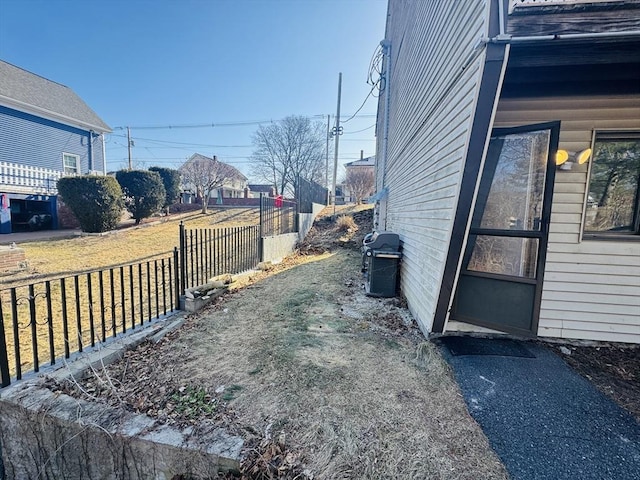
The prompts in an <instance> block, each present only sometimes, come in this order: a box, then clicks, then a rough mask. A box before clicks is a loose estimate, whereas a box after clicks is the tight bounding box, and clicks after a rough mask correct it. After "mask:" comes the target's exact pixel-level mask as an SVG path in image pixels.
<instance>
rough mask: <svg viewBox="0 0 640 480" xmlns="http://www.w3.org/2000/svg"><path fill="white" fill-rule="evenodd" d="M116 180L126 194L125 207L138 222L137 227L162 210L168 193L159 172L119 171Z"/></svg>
mask: <svg viewBox="0 0 640 480" xmlns="http://www.w3.org/2000/svg"><path fill="white" fill-rule="evenodd" d="M116 180H118V183H119V184H120V187H121V188H122V193H123V194H124V206H125V208H126V209H127V210H128V211H129V213H131V216H132V217H133V218H134V219H135V220H136V225H137V224H139V223H140V220H142V219H143V218H147V217H150V216H151V215H153V214H154V213H156V212H158V211H159V210H160V209H161V208H162V205H163V204H164V200H165V197H166V193H165V190H164V185H163V184H162V179H161V178H160V175H159V174H158V173H157V172H150V171H148V170H119V171H117V172H116Z"/></svg>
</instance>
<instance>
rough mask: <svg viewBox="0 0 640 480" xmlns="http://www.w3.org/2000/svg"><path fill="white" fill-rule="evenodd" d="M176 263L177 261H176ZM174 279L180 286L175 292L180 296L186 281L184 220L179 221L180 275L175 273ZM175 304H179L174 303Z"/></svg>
mask: <svg viewBox="0 0 640 480" xmlns="http://www.w3.org/2000/svg"><path fill="white" fill-rule="evenodd" d="M176 265H177V263H176ZM176 279H178V283H176V285H177V286H179V287H180V288H178V289H176V292H177V293H176V294H177V295H178V297H176V298H180V297H179V295H181V294H182V293H184V291H185V289H186V288H187V287H186V281H187V245H186V239H185V231H184V222H180V275H176ZM176 305H179V303H178V304H176Z"/></svg>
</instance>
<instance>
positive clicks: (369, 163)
mask: <svg viewBox="0 0 640 480" xmlns="http://www.w3.org/2000/svg"><path fill="white" fill-rule="evenodd" d="M344 166H345V167H346V168H348V167H375V166H376V157H375V156H372V157H367V158H363V159H362V160H356V161H355V162H349V163H345V164H344Z"/></svg>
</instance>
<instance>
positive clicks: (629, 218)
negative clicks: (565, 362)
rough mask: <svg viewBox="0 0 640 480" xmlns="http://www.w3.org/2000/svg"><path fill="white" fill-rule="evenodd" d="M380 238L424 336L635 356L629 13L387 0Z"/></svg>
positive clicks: (557, 4)
mask: <svg viewBox="0 0 640 480" xmlns="http://www.w3.org/2000/svg"><path fill="white" fill-rule="evenodd" d="M383 48H384V53H385V60H384V71H383V75H384V77H385V79H384V80H385V81H384V85H385V88H384V91H383V92H382V93H381V96H380V100H379V105H378V125H377V132H378V138H377V143H378V144H377V151H378V155H377V170H376V172H377V173H376V176H377V178H376V184H377V185H376V186H377V194H376V197H377V198H379V202H378V204H377V208H376V217H375V218H376V220H375V221H376V223H377V225H376V228H377V229H379V230H389V231H393V232H396V233H398V234H399V235H400V238H401V240H402V244H403V252H404V256H403V261H402V267H401V289H402V292H403V294H404V295H405V296H406V299H407V302H408V305H409V308H410V310H411V311H412V313H413V314H414V316H415V317H416V318H417V319H418V322H419V324H420V327H421V329H422V330H423V332H424V333H426V334H428V333H442V332H452V331H494V332H508V333H512V334H516V335H523V336H533V337H535V336H540V337H559V338H570V339H592V340H607V341H618V342H631V343H640V186H639V182H640V1H638V0H619V1H609V0H590V1H585V0H565V1H557V0H556V1H554V0H547V1H541V0H512V1H509V2H508V1H502V0H466V1H460V2H430V1H429V2H427V1H424V2H417V1H413V0H390V1H389V9H388V18H387V26H386V36H385V39H384V41H383Z"/></svg>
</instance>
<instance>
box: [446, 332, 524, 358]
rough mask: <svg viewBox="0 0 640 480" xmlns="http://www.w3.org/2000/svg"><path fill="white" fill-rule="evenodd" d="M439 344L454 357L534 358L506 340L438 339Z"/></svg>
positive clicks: (514, 342)
mask: <svg viewBox="0 0 640 480" xmlns="http://www.w3.org/2000/svg"><path fill="white" fill-rule="evenodd" d="M439 340H440V342H441V343H442V344H443V345H444V346H446V347H447V348H448V349H449V352H451V355H453V356H454V357H458V356H462V355H495V356H499V357H522V358H536V356H535V355H534V354H532V353H531V352H530V351H529V350H528V349H527V347H525V346H524V345H523V344H522V343H521V342H517V341H515V340H509V339H506V338H476V337H440V339H439Z"/></svg>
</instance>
